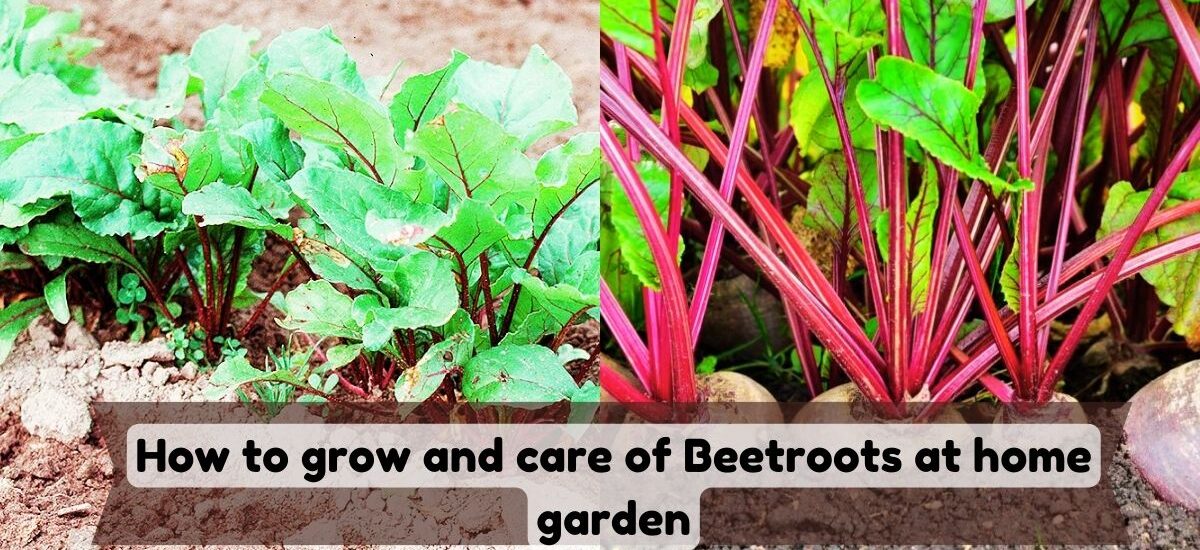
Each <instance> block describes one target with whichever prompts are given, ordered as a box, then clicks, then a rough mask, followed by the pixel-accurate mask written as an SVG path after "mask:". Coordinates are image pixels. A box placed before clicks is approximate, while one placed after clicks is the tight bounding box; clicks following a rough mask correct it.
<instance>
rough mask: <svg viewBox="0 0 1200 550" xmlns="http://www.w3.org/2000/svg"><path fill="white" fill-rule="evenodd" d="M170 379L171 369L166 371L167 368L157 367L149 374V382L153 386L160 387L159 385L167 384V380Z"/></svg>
mask: <svg viewBox="0 0 1200 550" xmlns="http://www.w3.org/2000/svg"><path fill="white" fill-rule="evenodd" d="M170 379H171V371H168V370H167V369H158V370H155V371H154V374H153V375H151V377H150V383H151V384H153V385H155V386H159V387H161V386H165V385H167V380H170Z"/></svg>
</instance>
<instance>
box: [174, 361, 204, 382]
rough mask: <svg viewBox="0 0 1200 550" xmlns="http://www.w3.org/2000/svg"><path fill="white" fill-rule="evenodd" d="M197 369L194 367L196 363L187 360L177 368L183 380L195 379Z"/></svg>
mask: <svg viewBox="0 0 1200 550" xmlns="http://www.w3.org/2000/svg"><path fill="white" fill-rule="evenodd" d="M197 371H199V368H197V367H196V364H195V363H193V362H191V361H188V362H187V363H184V365H183V368H181V369H179V377H180V378H182V379H184V380H195V379H196V373H197Z"/></svg>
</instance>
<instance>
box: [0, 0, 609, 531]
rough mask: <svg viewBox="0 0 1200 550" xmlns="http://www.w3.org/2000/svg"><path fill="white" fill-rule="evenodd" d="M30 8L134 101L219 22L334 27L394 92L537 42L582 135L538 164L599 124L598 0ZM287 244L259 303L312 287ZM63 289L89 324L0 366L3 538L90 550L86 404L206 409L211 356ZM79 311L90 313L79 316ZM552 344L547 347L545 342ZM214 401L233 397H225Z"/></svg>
mask: <svg viewBox="0 0 1200 550" xmlns="http://www.w3.org/2000/svg"><path fill="white" fill-rule="evenodd" d="M38 3H40V4H43V5H46V6H48V7H49V8H51V9H63V10H70V9H72V8H74V7H76V6H78V7H80V8H81V9H82V12H83V24H82V28H81V29H80V31H79V34H80V35H83V36H92V37H96V38H98V39H100V40H102V41H103V42H104V45H103V46H102V47H100V48H99V49H98V50H97V51H95V52H93V53H92V54H91V55H90V56H88V57H87V58H86V63H89V64H97V65H101V66H103V67H105V69H106V71H107V74H108V76H109V77H110V78H111V79H112V80H113V81H114V82H116V83H117V84H118V85H119V86H122V87H124V88H125V89H126V90H128V91H129V92H130V93H131V94H133V95H135V96H138V97H142V98H148V97H151V96H154V95H155V94H156V93H157V92H161V90H160V89H159V84H161V83H160V82H158V77H159V72H160V69H161V67H160V56H162V55H167V54H175V53H178V54H184V55H186V54H188V53H189V51H190V50H191V48H192V45H193V43H195V42H196V40H197V38H198V37H200V35H201V33H202V32H203V31H206V30H208V29H211V28H213V27H217V26H218V25H221V24H226V23H228V24H232V25H241V26H245V27H247V28H257V29H259V30H260V31H261V40H260V41H259V43H258V47H257V48H256V50H261V49H264V48H265V47H266V45H267V44H269V43H270V41H271V40H272V39H274V38H276V37H277V36H279V35H281V34H284V33H287V32H289V31H293V30H295V29H297V28H301V27H313V28H320V27H324V26H327V25H328V26H329V27H330V28H331V29H332V30H333V32H335V33H336V34H337V36H338V37H339V38H340V39H341V43H342V44H344V46H345V49H346V50H347V51H348V52H349V54H350V55H351V56H352V57H353V58H354V59H355V60H356V61H357V66H358V70H359V71H360V72H361V73H362V74H363V76H364V78H365V77H367V76H378V75H383V76H384V77H386V76H387V75H388V74H389V72H391V71H392V70H393V68H394V67H395V64H396V63H397V62H401V63H402V64H401V66H400V67H399V69H398V70H397V72H396V82H397V83H399V82H401V81H402V80H404V79H406V78H408V77H410V76H413V75H419V74H421V73H428V72H430V71H435V70H437V69H439V68H441V67H443V66H445V65H446V60H447V59H448V58H449V57H450V53H451V51H452V50H462V51H464V52H466V53H467V54H469V55H471V56H472V58H474V59H476V60H479V61H487V62H490V63H495V64H498V65H502V66H505V67H518V66H520V65H521V63H522V62H523V61H524V60H525V59H526V57H527V55H530V51H531V46H533V45H535V44H538V45H540V46H541V47H542V48H544V50H545V55H546V56H547V57H548V58H550V59H552V60H553V61H554V62H555V63H557V64H558V65H561V67H562V69H563V71H564V72H565V73H566V75H567V77H569V80H570V81H571V85H573V88H574V94H573V95H572V96H570V100H571V101H573V103H574V106H575V110H577V111H578V120H579V125H578V126H575V127H571V128H569V129H567V130H566V131H563V132H558V133H556V134H555V135H553V136H550V137H546V138H545V139H542V140H539V141H538V142H537V143H536V144H533V146H532V147H530V148H529V149H528V154H529V156H530V158H531V159H532V160H533V162H536V161H537V157H538V156H540V155H542V154H543V153H545V152H546V151H550V150H551V149H552V148H554V147H556V146H558V145H561V144H563V143H565V142H567V141H568V139H569V138H571V137H572V136H575V135H577V134H579V133H580V132H582V131H587V130H594V129H595V127H596V122H597V120H598V115H597V109H598V107H597V104H598V102H597V84H596V78H597V74H596V71H595V67H596V52H595V47H594V44H593V43H592V42H589V41H587V40H580V39H579V37H581V36H585V37H586V36H594V34H595V32H596V31H595V29H596V10H597V7H596V6H597V3H596V2H595V1H594V0H571V1H567V2H554V3H550V2H520V1H511V2H510V1H504V0H484V1H475V2H468V1H434V0H422V1H418V2H403V3H393V2H374V3H366V4H364V3H362V2H350V1H346V0H324V1H317V2H303V3H283V2H235V1H230V0H218V1H216V2H212V1H198V0H176V1H172V2H147V1H129V0H120V1H116V2H109V1H99V0H83V1H80V0H70V1H60V0H49V1H45V2H38ZM556 70H557V69H556ZM395 92H396V90H392V91H391V92H389V93H388V97H387V98H384V101H385V102H386V101H388V100H390V99H391V98H390V96H391V94H394V93H395ZM568 103H569V102H568ZM386 105H387V104H386V103H384V107H385V108H386ZM210 107H211V106H210ZM205 112H206V110H205V107H204V106H203V105H202V104H201V102H200V101H198V100H197V99H196V98H195V97H191V98H189V99H188V101H187V103H186V105H185V107H184V109H183V111H182V113H181V114H180V120H181V121H182V122H183V123H185V124H186V125H187V126H188V127H191V128H193V129H196V128H199V127H201V126H202V125H203V124H204V123H205V120H204V117H205ZM159 122H161V121H159ZM147 185H149V184H148V183H147ZM301 217H303V214H302V210H301V209H299V208H296V209H293V211H292V216H291V218H290V219H287V220H282V221H283V222H284V223H292V224H294V223H298V220H299V218H301ZM284 243H285V241H284V240H281V239H274V238H272V239H269V240H267V241H266V249H265V251H264V252H263V254H262V255H261V256H259V257H258V258H257V259H256V261H255V262H254V264H253V268H252V270H251V272H250V275H249V276H248V287H249V289H250V290H251V291H253V292H256V293H259V295H262V294H263V293H266V292H268V291H269V290H271V289H272V287H275V290H276V292H277V294H278V295H279V296H283V295H286V294H288V293H290V292H292V291H294V290H296V289H297V288H298V287H299V286H300V285H302V284H303V283H305V282H307V281H309V280H310V277H309V276H308V275H307V274H305V273H303V271H302V270H301V269H293V270H291V271H289V272H287V273H286V275H285V276H284V277H282V278H281V279H280V281H279V284H278V285H276V284H275V283H276V278H277V274H278V273H280V272H281V271H283V268H284V267H285V265H287V263H288V262H291V261H295V260H294V256H295V250H294V249H293V248H291V247H289V246H287V245H285V244H284ZM130 247H132V244H130ZM14 248H15V247H14ZM89 270H91V271H89ZM85 273H87V274H89V275H88V276H91V275H90V274H99V277H98V280H91V281H85V282H78V283H77V282H76V281H77V280H82V279H84V274H85ZM69 280H70V283H69V285H70V287H69V291H68V294H67V295H68V297H69V298H70V301H71V302H75V301H76V300H77V299H78V300H79V301H80V303H78V304H76V303H72V304H71V305H72V306H83V313H82V314H80V313H78V312H76V314H75V316H76V321H71V322H70V323H68V324H65V325H64V324H59V323H56V322H55V321H54V320H53V319H51V318H50V316H49V315H43V316H41V317H40V318H39V319H38V320H36V321H34V322H33V324H32V326H31V328H30V329H29V330H28V331H27V333H26V334H24V335H22V336H20V337H19V338H18V339H17V342H16V345H15V347H14V348H13V350H12V352H11V354H10V355H9V357H8V358H7V360H6V361H5V362H3V364H0V465H2V467H0V502H2V504H0V540H3V541H5V542H11V541H17V544H18V545H29V546H37V547H43V546H44V547H70V548H76V547H83V546H81V545H86V543H87V542H88V541H90V538H91V534H92V532H93V531H94V529H95V525H96V522H97V521H98V519H99V515H100V512H101V509H102V507H103V505H104V501H105V498H106V496H107V494H108V490H109V484H110V483H111V476H112V465H111V463H110V461H109V457H108V456H107V452H106V450H105V445H104V442H103V441H100V440H98V439H97V437H96V435H95V433H94V432H93V431H92V429H91V418H90V412H89V409H88V406H89V403H91V402H93V401H108V402H124V401H190V400H207V399H212V398H213V397H212V394H211V393H210V395H205V392H206V391H208V390H212V389H213V387H212V385H211V384H209V379H210V377H211V376H212V368H213V367H215V366H216V364H217V363H218V362H219V359H218V361H212V362H208V361H200V362H199V364H194V363H193V362H189V361H186V360H178V358H177V357H176V356H175V355H174V348H172V347H171V346H170V345H168V341H167V338H169V337H170V334H164V333H163V331H162V330H161V329H160V328H156V327H153V326H151V327H150V328H148V330H146V333H145V335H144V336H143V337H141V338H138V340H141V341H140V342H133V343H129V342H126V341H125V340H126V339H127V338H129V337H130V336H131V333H132V332H133V331H132V330H131V327H130V325H128V324H126V323H123V322H117V320H116V319H114V315H113V312H112V311H111V310H96V309H95V308H94V307H93V306H94V305H95V304H99V303H103V300H101V301H100V302H87V301H84V300H83V299H80V298H79V296H83V295H85V294H84V291H83V290H82V289H84V288H85V287H87V286H88V285H89V284H92V285H94V288H95V289H97V292H100V293H102V292H103V290H98V289H102V288H103V287H104V285H105V281H104V280H103V271H102V270H100V269H99V268H90V267H89V268H80V270H78V271H74V272H73V274H72V275H71V278H70V279H69ZM77 284H78V285H79V286H78V288H76V285H77ZM34 296H36V295H31V294H30V293H29V292H28V291H27V290H23V291H19V292H17V293H14V294H11V295H8V296H6V300H9V301H10V303H11V302H15V301H18V300H22V299H32V298H33V297H34ZM182 296H183V295H182V294H181V295H180V296H179V297H182ZM113 299H114V300H115V299H116V298H115V294H114V298H113ZM89 300H90V298H89ZM180 301H181V302H185V303H184V305H183V311H182V316H183V317H184V318H188V319H190V320H194V316H195V315H196V310H195V309H194V308H193V307H192V306H191V305H190V304H187V303H186V300H180ZM6 305H7V304H6ZM110 305H111V304H110ZM276 305H278V300H276V303H275V304H274V305H267V306H265V307H264V309H263V312H262V314H261V315H260V317H259V318H257V319H256V320H255V321H256V322H254V323H253V324H252V326H251V327H250V329H249V330H248V331H247V332H246V336H245V337H244V338H242V339H241V342H240V347H241V348H242V349H244V350H245V352H246V353H245V355H246V358H247V359H248V360H249V362H250V364H252V365H255V366H262V365H264V363H267V362H268V360H269V359H270V358H271V355H270V353H271V352H272V351H276V352H277V351H278V350H280V349H282V348H285V347H287V346H289V345H290V344H291V342H290V341H289V338H290V334H291V332H292V331H290V330H286V329H284V328H282V327H281V326H280V325H279V324H278V323H277V322H276V320H277V319H280V318H282V317H284V315H285V313H284V312H281V311H279V310H278V309H276V307H275V306H276ZM89 307H93V309H92V310H88V308H89ZM239 307H241V306H239ZM151 312H153V308H152V307H151V308H145V309H142V310H141V313H144V314H150V313H151ZM251 317H252V312H251V309H250V308H242V309H235V310H234V311H232V312H231V313H230V314H229V319H230V326H231V327H237V328H241V327H244V326H247V325H248V324H249V322H250V321H251ZM583 319H584V318H580V319H579V321H578V323H576V324H574V325H573V326H572V327H570V329H569V330H564V331H563V332H562V334H561V342H557V343H556V345H559V346H561V345H567V346H571V347H573V348H576V349H580V350H586V351H589V352H591V353H593V354H594V353H595V350H596V349H597V348H598V340H599V334H598V328H597V324H596V322H595V321H594V320H592V321H586V322H585V321H584V320H583ZM77 321H78V322H82V323H83V324H84V325H86V326H81V325H80V324H78V322H77ZM148 324H149V325H152V324H153V323H148ZM191 326H194V324H193V325H189V327H191ZM553 336H554V335H551V336H548V337H547V338H546V342H547V343H549V341H550V339H551V337H553ZM313 340H314V341H315V340H317V339H316V338H314V339H313ZM566 366H567V372H568V373H569V374H570V375H571V377H570V378H571V379H574V380H575V382H576V383H577V384H582V383H584V382H585V381H587V380H594V379H595V370H594V369H595V363H594V361H586V360H576V361H573V362H571V363H568V364H567V365H566ZM364 376H365V375H364ZM379 382H381V383H379V386H380V387H376V388H373V390H372V391H371V393H370V395H368V396H366V397H367V398H368V399H372V400H394V399H395V397H394V396H393V393H392V389H391V386H390V383H389V382H387V381H382V380H380V381H379ZM223 399H236V397H234V396H233V395H232V394H229V393H227V394H226V395H225V396H224V397H223ZM30 431H34V432H37V433H38V434H39V435H32V434H31V433H30ZM81 434H82V435H81ZM59 440H63V441H67V442H66V443H64V442H62V441H59ZM363 498H364V499H366V498H367V495H365V494H364V495H363ZM371 498H375V497H371ZM456 499H457V500H456ZM410 500H411V501H412V504H411V505H413V506H421V501H420V497H419V496H413V497H411V498H407V497H406V498H405V499H404V502H405V504H406V505H409V504H408V503H409V501H410ZM365 505H366V506H367V507H371V506H373V503H372V502H370V501H367V502H366V503H365ZM424 506H426V507H428V508H429V509H430V510H433V511H434V512H430V513H429V514H427V515H426V517H425V518H424V519H423V520H422V521H430V522H434V523H433V524H431V525H433V527H430V526H421V525H410V527H411V528H412V529H415V530H421V529H425V530H428V529H429V528H436V523H437V521H438V519H437V518H438V517H443V516H444V515H445V514H447V513H450V512H451V511H453V510H457V509H461V508H464V507H465V508H471V507H472V506H475V508H481V507H482V508H488V507H489V506H488V505H487V504H486V502H483V501H480V502H475V503H470V502H466V499H465V497H463V496H462V495H458V496H455V495H454V494H449V495H441V496H438V497H437V499H436V500H434V501H428V500H427V501H426V502H425V504H424ZM391 509H394V510H393V511H394V512H395V513H396V514H398V516H397V519H396V522H397V524H398V525H399V524H403V523H404V522H403V521H401V520H403V519H404V518H405V517H411V516H413V515H414V512H413V511H412V510H411V509H405V510H401V508H399V501H397V503H395V504H393V505H391ZM439 510H440V511H441V512H436V511H439ZM324 511H325V510H310V511H307V512H305V514H307V515H305V514H299V515H297V518H298V521H300V520H303V519H304V518H314V519H315V518H317V517H318V516H319V515H320V514H321V513H323V512H324ZM439 513H441V514H442V516H438V514H439ZM489 513H490V512H489V511H488V510H485V509H480V510H477V513H476V515H477V516H479V517H478V518H477V519H479V521H478V522H477V523H478V524H479V525H478V527H479V528H480V529H481V530H487V529H492V528H494V527H495V526H494V525H492V524H493V523H495V518H492V517H491V516H490V515H489ZM473 517H474V516H473ZM489 522H490V523H489ZM302 523H303V522H302ZM305 525H307V524H305ZM305 525H300V527H301V528H303V527H305ZM164 527H165V528H169V529H173V530H175V532H177V533H183V532H184V531H183V530H186V526H183V525H170V526H164ZM446 536H447V537H450V536H453V535H452V534H446Z"/></svg>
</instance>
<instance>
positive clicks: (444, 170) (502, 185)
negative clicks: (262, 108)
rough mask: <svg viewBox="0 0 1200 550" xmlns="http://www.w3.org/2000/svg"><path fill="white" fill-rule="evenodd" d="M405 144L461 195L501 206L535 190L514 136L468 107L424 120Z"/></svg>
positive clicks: (532, 174) (527, 161) (518, 199)
mask: <svg viewBox="0 0 1200 550" xmlns="http://www.w3.org/2000/svg"><path fill="white" fill-rule="evenodd" d="M464 67H465V64H464ZM460 70H462V69H460ZM411 148H412V149H413V150H414V152H416V153H417V154H418V155H419V156H420V157H421V158H423V159H425V161H426V162H428V163H429V166H430V167H431V168H432V169H433V170H434V171H435V172H436V173H437V174H438V175H439V176H441V177H442V179H444V180H445V181H446V182H447V183H449V184H450V189H451V190H453V191H454V193H455V194H456V195H458V197H459V198H461V199H467V198H475V199H477V200H480V201H484V202H486V203H488V204H490V205H492V206H495V207H496V208H497V209H503V208H504V207H505V206H507V205H508V204H511V203H514V202H518V201H520V200H521V199H522V198H523V197H525V196H527V195H528V194H530V193H532V192H533V191H534V190H535V189H536V184H537V180H536V178H535V177H534V171H533V166H532V165H531V164H532V163H531V162H530V161H529V158H528V157H526V156H525V155H524V154H523V153H522V152H521V149H520V148H519V144H518V143H517V140H516V138H514V137H512V136H511V135H509V134H508V133H507V132H505V130H504V129H503V128H501V127H500V126H499V125H498V124H497V123H496V122H494V121H492V120H489V119H488V118H487V117H485V116H483V115H481V114H479V113H476V112H474V111H470V110H465V109H464V110H458V111H455V112H452V113H449V114H447V115H445V116H444V117H443V118H441V119H439V120H434V121H432V122H430V123H429V124H426V125H425V126H423V127H422V128H421V129H420V130H418V131H417V132H416V134H414V135H413V138H412V142H411Z"/></svg>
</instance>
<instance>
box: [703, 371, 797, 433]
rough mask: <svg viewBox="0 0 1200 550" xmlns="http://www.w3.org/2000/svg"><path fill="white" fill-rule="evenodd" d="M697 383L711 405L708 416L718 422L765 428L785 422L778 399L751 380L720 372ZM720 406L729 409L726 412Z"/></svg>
mask: <svg viewBox="0 0 1200 550" xmlns="http://www.w3.org/2000/svg"><path fill="white" fill-rule="evenodd" d="M696 383H697V385H698V386H699V389H700V395H701V396H703V398H704V399H705V400H706V401H708V403H709V414H710V415H711V416H713V417H716V419H722V420H740V421H744V422H755V423H763V424H778V423H782V422H783V413H782V412H781V411H780V410H779V405H778V403H777V402H776V400H775V396H773V395H771V392H769V391H767V388H765V387H763V386H762V384H759V383H758V382H755V381H754V379H752V378H750V377H749V376H746V375H744V374H739V373H736V372H730V371H719V372H714V373H712V374H710V375H707V376H701V377H700V378H699V380H697V381H696ZM721 404H729V405H730V406H729V407H727V408H723V407H721V406H720V405H721Z"/></svg>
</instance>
